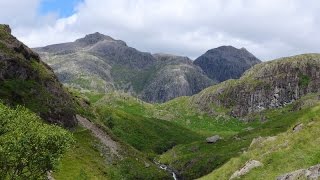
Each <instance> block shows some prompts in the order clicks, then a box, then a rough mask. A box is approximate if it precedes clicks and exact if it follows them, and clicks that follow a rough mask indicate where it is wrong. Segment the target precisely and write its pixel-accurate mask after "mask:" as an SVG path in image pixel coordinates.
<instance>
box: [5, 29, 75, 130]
mask: <svg viewBox="0 0 320 180" xmlns="http://www.w3.org/2000/svg"><path fill="white" fill-rule="evenodd" d="M0 99H1V101H3V102H5V103H6V104H9V105H13V106H15V105H18V104H20V105H24V106H26V107H27V108H29V109H30V110H32V111H34V112H36V113H38V114H39V115H40V116H41V117H42V118H43V119H45V120H47V121H48V122H50V123H56V124H59V125H63V126H65V127H73V126H74V125H76V119H75V116H74V107H73V101H72V98H71V96H70V95H69V94H68V93H67V92H66V91H65V90H64V89H63V87H62V85H61V84H60V83H59V81H58V79H57V77H56V76H55V75H54V73H53V71H52V69H51V68H50V67H49V66H47V65H46V64H45V63H43V62H42V61H41V60H40V58H39V56H38V54H37V53H35V52H33V51H32V50H31V49H29V48H28V47H27V46H25V45H24V44H23V43H21V42H20V41H18V40H17V39H16V38H15V37H13V36H12V35H11V30H10V28H9V26H7V25H0Z"/></svg>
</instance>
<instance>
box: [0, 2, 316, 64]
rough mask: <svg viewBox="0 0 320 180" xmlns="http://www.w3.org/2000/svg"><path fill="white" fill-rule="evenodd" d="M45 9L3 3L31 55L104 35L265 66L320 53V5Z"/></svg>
mask: <svg viewBox="0 0 320 180" xmlns="http://www.w3.org/2000/svg"><path fill="white" fill-rule="evenodd" d="M4 1H6V2H4ZM40 3H41V1H40V0H10V1H7V0H0V7H1V11H0V22H1V23H7V24H10V25H11V26H12V29H13V33H14V35H16V36H17V37H18V38H20V39H21V40H22V41H23V42H25V43H26V44H27V45H29V46H31V47H38V46H44V45H48V44H54V43H61V42H68V41H74V40H75V39H77V38H80V37H82V36H84V35H85V34H88V33H93V32H97V31H98V32H101V33H103V34H106V35H110V36H112V37H114V38H116V39H121V40H124V41H126V42H127V44H128V45H130V46H132V47H135V48H137V49H139V50H142V51H148V52H152V53H157V52H166V53H172V54H178V55H184V56H189V57H191V58H196V57H198V56H200V55H201V54H203V53H204V52H206V51H207V50H208V49H212V48H215V47H218V46H221V45H233V46H235V47H238V48H241V47H245V48H247V49H248V50H249V51H251V52H252V53H253V54H255V55H256V56H257V57H258V58H261V59H262V60H271V59H274V58H278V57H282V56H290V55H295V54H300V53H309V52H320V51H319V48H318V47H320V36H318V30H319V29H320V19H319V18H320V11H319V8H320V2H319V1H317V0H309V1H303V0H281V1H279V0H197V1H195V0H161V1H158V0H84V1H82V2H80V3H79V4H78V5H77V6H75V7H74V8H75V13H74V14H73V15H71V16H69V17H66V18H59V15H58V14H56V13H55V12H50V13H48V14H45V15H40V14H39V13H37V12H38V11H37V10H38V7H39V4H40Z"/></svg>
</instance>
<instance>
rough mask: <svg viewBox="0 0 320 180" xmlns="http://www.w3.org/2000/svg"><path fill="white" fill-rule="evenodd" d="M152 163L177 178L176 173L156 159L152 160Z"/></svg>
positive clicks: (175, 179) (176, 179)
mask: <svg viewBox="0 0 320 180" xmlns="http://www.w3.org/2000/svg"><path fill="white" fill-rule="evenodd" d="M154 163H155V164H156V165H158V166H159V168H160V169H162V170H165V171H167V172H169V173H171V174H172V177H173V179H174V180H178V178H177V175H176V173H174V171H173V170H172V169H170V168H168V166H166V165H164V164H160V162H157V161H156V160H154Z"/></svg>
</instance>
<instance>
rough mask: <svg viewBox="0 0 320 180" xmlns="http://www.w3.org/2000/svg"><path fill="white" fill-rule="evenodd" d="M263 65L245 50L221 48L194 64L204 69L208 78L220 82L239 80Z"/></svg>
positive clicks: (208, 53)
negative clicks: (255, 66) (256, 65)
mask: <svg viewBox="0 0 320 180" xmlns="http://www.w3.org/2000/svg"><path fill="white" fill-rule="evenodd" d="M258 63H261V61H260V60H259V59H257V58H256V57H255V56H254V55H252V54H251V53H250V52H248V51H247V50H246V49H245V48H241V49H237V48H234V47H232V46H221V47H218V48H215V49H211V50H209V51H207V52H206V53H205V54H203V55H202V56H200V57H198V58H197V59H196V60H195V61H194V64H195V65H198V66H200V67H201V68H202V70H203V71H204V72H205V73H206V74H207V76H208V77H209V78H211V79H213V80H217V81H218V82H222V81H225V80H228V79H238V78H239V77H240V76H241V75H242V74H243V73H244V72H245V71H246V70H247V69H249V68H250V67H252V66H253V65H255V64H258Z"/></svg>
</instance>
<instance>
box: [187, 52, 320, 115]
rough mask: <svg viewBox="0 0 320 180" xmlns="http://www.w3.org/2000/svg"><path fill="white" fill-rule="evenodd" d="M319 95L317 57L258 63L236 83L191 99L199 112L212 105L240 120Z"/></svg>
mask: <svg viewBox="0 0 320 180" xmlns="http://www.w3.org/2000/svg"><path fill="white" fill-rule="evenodd" d="M319 91H320V54H305V55H299V56H294V57H288V58H282V59H278V60H274V61H270V62H266V63H261V64H258V65H256V66H254V67H253V68H251V69H250V70H248V71H247V72H246V73H245V74H244V75H243V76H242V77H241V78H240V79H239V80H229V81H226V82H224V83H221V84H219V85H216V86H213V87H210V88H208V89H206V90H204V91H202V92H201V93H199V94H198V95H196V96H194V97H193V103H194V104H196V106H198V107H199V108H200V109H201V110H202V111H206V112H211V111H214V109H212V104H216V105H218V106H223V107H224V108H226V109H228V110H229V112H230V114H231V115H233V116H236V117H242V116H245V115H247V114H249V113H254V112H260V111H262V110H264V109H270V108H277V107H282V106H284V105H286V104H289V103H291V102H293V101H295V100H297V99H299V98H300V97H301V96H303V95H306V94H308V93H316V92H319Z"/></svg>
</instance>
